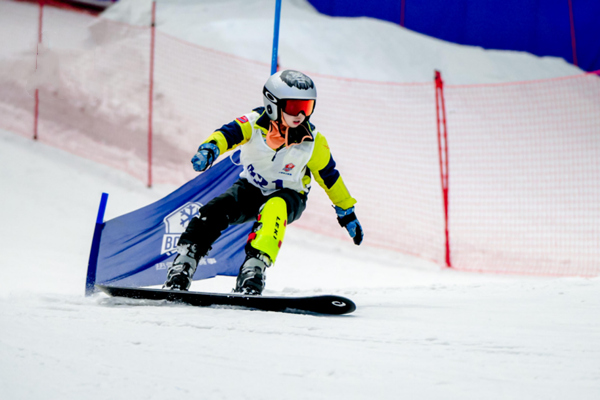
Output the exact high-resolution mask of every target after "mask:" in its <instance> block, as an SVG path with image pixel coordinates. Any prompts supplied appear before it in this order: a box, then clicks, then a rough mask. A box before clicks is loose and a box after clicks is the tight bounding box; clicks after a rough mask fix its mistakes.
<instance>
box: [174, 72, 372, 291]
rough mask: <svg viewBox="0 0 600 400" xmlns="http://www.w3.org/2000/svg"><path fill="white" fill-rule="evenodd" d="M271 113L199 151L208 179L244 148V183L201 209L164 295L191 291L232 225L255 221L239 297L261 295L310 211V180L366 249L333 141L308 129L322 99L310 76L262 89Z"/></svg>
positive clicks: (278, 78)
mask: <svg viewBox="0 0 600 400" xmlns="http://www.w3.org/2000/svg"><path fill="white" fill-rule="evenodd" d="M263 101H264V107H260V108H256V109H254V110H253V111H252V112H251V113H249V114H246V115H244V116H242V117H240V118H237V119H236V120H235V121H233V122H230V123H229V124H227V125H223V126H222V127H221V128H220V129H219V130H217V131H216V132H214V133H213V134H212V135H210V136H209V137H208V139H207V140H206V141H205V142H204V143H202V145H200V147H199V148H198V152H197V153H196V155H194V157H193V158H192V164H193V168H194V170H196V171H198V172H201V171H205V170H206V169H208V168H209V167H210V166H211V165H212V164H213V162H214V161H215V160H216V159H217V158H218V157H219V155H220V154H223V153H224V152H226V151H229V150H232V149H234V148H236V147H238V146H241V156H240V160H241V163H242V165H243V167H244V169H243V171H242V173H241V174H240V178H239V179H238V180H237V181H236V182H235V183H234V184H233V185H232V186H231V187H230V188H229V189H227V190H226V191H225V192H224V193H223V194H221V195H219V196H217V197H215V198H214V199H212V200H211V201H209V202H208V203H207V204H206V205H205V206H203V207H202V208H200V210H199V214H198V216H197V217H194V218H193V219H192V221H190V223H189V225H188V227H187V229H186V231H185V232H184V233H183V234H182V235H181V238H180V239H179V242H178V247H177V252H178V254H177V256H176V257H175V260H174V261H173V264H172V266H171V267H170V268H169V271H168V273H167V280H166V282H165V284H164V288H165V289H172V290H188V289H189V287H190V285H191V283H192V278H193V276H194V272H195V271H196V267H197V265H198V262H199V260H200V259H201V258H202V257H204V256H206V255H207V253H208V252H209V250H210V249H211V245H212V244H213V243H214V242H215V241H216V240H217V238H218V237H219V236H220V235H221V232H222V231H223V230H225V229H226V228H227V227H228V226H229V225H230V224H242V223H245V222H250V221H254V226H253V229H252V233H250V235H249V237H248V242H247V245H246V247H245V251H246V259H245V261H244V262H243V264H242V266H241V267H240V271H239V275H238V277H237V280H236V286H235V289H234V292H238V293H244V294H256V295H258V294H261V293H262V291H263V289H264V286H265V270H266V268H267V267H269V266H271V265H273V263H275V260H276V259H277V254H278V253H279V249H280V247H281V243H282V241H283V237H284V234H285V229H286V226H287V224H289V223H292V222H294V221H296V220H297V219H298V218H300V216H301V215H302V212H303V211H304V209H305V207H306V200H307V196H308V192H309V190H310V183H311V173H312V175H313V176H314V178H315V180H316V181H317V182H318V183H319V185H320V186H321V187H322V188H323V189H324V190H325V192H326V193H327V195H328V196H329V199H330V200H331V201H332V203H333V205H334V207H335V212H336V214H337V217H338V222H339V223H340V225H341V226H342V227H345V228H346V229H347V230H348V233H349V234H350V236H351V237H352V239H353V240H354V243H355V244H357V245H360V243H361V242H362V240H363V231H362V227H361V225H360V223H359V222H358V219H357V217H356V214H355V213H354V204H355V203H356V200H355V199H354V198H352V196H350V193H349V192H348V189H346V186H345V184H344V182H343V181H342V178H341V176H340V173H339V172H338V170H337V169H336V164H335V161H334V160H333V157H332V156H331V152H330V150H329V146H328V144H327V140H326V139H325V137H324V136H323V134H321V133H320V132H318V131H317V130H316V129H315V126H314V125H313V124H311V123H310V122H309V120H310V117H311V115H312V114H313V111H314V109H315V105H316V101H317V91H316V88H315V85H314V83H313V81H312V79H310V78H309V77H308V76H306V75H305V74H303V73H301V72H298V71H293V70H285V71H280V72H277V73H275V74H274V75H272V76H271V77H270V78H269V79H268V80H267V82H266V83H265V86H264V88H263Z"/></svg>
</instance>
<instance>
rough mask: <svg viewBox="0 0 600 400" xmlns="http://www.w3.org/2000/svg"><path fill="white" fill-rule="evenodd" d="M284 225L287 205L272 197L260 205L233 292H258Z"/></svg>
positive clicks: (277, 251)
mask: <svg viewBox="0 0 600 400" xmlns="http://www.w3.org/2000/svg"><path fill="white" fill-rule="evenodd" d="M286 226H287V204H286V202H285V200H283V199H282V198H280V197H273V198H271V199H269V200H267V202H266V203H265V204H264V205H263V207H262V208H261V209H260V212H259V214H258V216H257V218H256V223H255V224H254V227H253V229H252V233H250V235H248V243H247V244H246V260H245V261H244V264H242V266H241V268H240V273H239V275H238V277H237V281H236V285H235V289H234V292H237V293H244V294H254V295H259V294H261V293H262V291H263V289H264V288H265V270H266V269H267V267H270V266H271V265H272V264H273V263H275V259H276V258H277V254H278V253H279V248H280V247H281V243H282V241H283V237H284V234H285V229H286Z"/></svg>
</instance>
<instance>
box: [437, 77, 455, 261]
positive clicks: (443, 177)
mask: <svg viewBox="0 0 600 400" xmlns="http://www.w3.org/2000/svg"><path fill="white" fill-rule="evenodd" d="M435 108H436V117H437V134H438V152H439V159H440V181H441V184H442V197H443V201H444V235H445V242H446V243H445V244H446V260H445V261H446V267H448V268H451V267H452V262H451V260H450V231H449V226H448V220H449V204H448V203H449V186H448V134H447V133H448V128H447V125H446V104H445V100H444V81H443V80H442V74H441V73H440V72H439V71H435ZM442 130H443V132H442Z"/></svg>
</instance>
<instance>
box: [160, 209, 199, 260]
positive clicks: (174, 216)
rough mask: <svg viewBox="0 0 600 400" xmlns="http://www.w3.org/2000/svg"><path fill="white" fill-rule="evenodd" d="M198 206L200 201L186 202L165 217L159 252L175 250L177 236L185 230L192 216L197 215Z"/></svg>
mask: <svg viewBox="0 0 600 400" xmlns="http://www.w3.org/2000/svg"><path fill="white" fill-rule="evenodd" d="M200 207H202V204H200V203H187V204H184V205H183V206H181V207H179V208H178V209H177V210H175V211H173V212H172V213H171V214H169V215H167V216H166V217H165V219H164V224H165V234H164V235H163V240H162V248H161V250H160V254H165V253H169V254H172V253H174V252H175V251H176V250H177V242H178V241H179V237H180V236H181V234H182V233H183V232H185V228H187V226H188V224H189V223H190V221H191V220H192V218H194V217H195V216H197V215H198V210H199V209H200Z"/></svg>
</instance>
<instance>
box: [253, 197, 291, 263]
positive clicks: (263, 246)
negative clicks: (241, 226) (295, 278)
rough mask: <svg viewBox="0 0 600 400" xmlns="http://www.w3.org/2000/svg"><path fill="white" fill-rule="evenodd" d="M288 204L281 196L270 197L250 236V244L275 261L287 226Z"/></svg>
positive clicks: (272, 261)
mask: <svg viewBox="0 0 600 400" xmlns="http://www.w3.org/2000/svg"><path fill="white" fill-rule="evenodd" d="M287 215H288V214H287V204H286V202H285V200H283V199H282V198H281V197H273V198H271V199H269V200H268V201H267V202H266V203H265V204H264V206H263V208H262V210H261V211H260V214H258V217H257V227H256V228H255V229H254V232H252V233H251V234H250V236H249V238H248V243H249V245H250V246H252V247H253V248H255V249H256V250H259V251H261V252H263V253H265V254H266V255H267V256H269V259H270V260H271V263H275V259H276V258H277V254H279V249H280V248H281V243H282V242H283V237H284V235H285V228H286V226H287Z"/></svg>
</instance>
